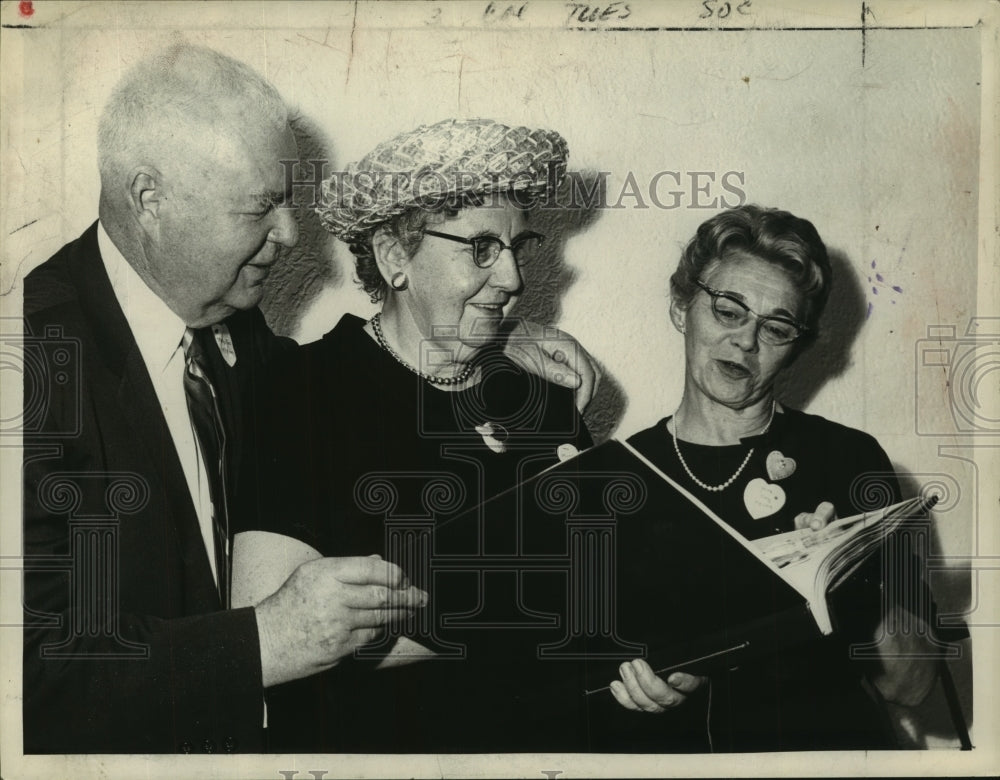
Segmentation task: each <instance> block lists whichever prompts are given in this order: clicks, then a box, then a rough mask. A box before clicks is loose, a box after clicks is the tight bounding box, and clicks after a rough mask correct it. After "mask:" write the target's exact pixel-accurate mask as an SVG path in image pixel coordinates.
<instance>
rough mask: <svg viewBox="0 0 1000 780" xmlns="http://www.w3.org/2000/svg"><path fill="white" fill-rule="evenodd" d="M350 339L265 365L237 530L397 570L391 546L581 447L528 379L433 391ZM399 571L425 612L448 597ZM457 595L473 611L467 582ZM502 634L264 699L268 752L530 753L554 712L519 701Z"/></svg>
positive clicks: (374, 348)
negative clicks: (368, 558)
mask: <svg viewBox="0 0 1000 780" xmlns="http://www.w3.org/2000/svg"><path fill="white" fill-rule="evenodd" d="M363 326H364V321H363V320H361V319H359V318H357V317H353V316H350V315H348V316H345V317H344V318H343V319H342V320H341V321H340V322H339V323H338V325H337V326H336V327H335V328H334V329H333V330H332V331H331V332H330V333H328V334H326V336H325V337H324V338H323V339H322V340H321V341H319V342H316V343H313V344H309V345H307V346H305V347H302V348H300V349H299V350H297V351H296V353H295V354H294V355H292V356H291V357H290V358H289V359H287V360H285V361H284V362H281V363H279V364H278V365H277V366H276V367H275V370H274V371H273V376H274V382H273V384H272V386H271V387H270V388H269V390H267V391H265V396H266V397H265V398H263V399H258V401H259V402H260V403H262V404H263V407H262V408H264V409H265V412H264V413H263V414H261V415H258V418H257V420H256V423H257V425H256V431H257V440H256V442H255V443H254V444H253V448H254V449H255V450H256V452H258V453H262V455H260V456H259V460H258V473H257V479H256V481H255V482H254V484H252V485H250V486H249V487H250V489H248V490H246V491H244V493H243V496H242V497H241V501H240V505H241V511H240V517H241V525H240V527H239V528H238V529H237V530H243V531H247V530H265V531H272V532H275V533H280V534H284V535H288V536H292V537H295V538H297V539H299V540H301V541H304V542H306V543H308V544H309V545H311V546H313V547H315V548H316V549H317V550H319V551H320V552H321V553H322V554H323V555H328V556H352V555H370V554H372V553H376V552H377V553H380V554H382V555H383V556H385V557H387V558H388V559H397V560H398V559H399V557H400V556H399V554H398V553H399V551H398V549H397V546H398V540H399V539H400V538H401V537H399V536H398V535H397V536H393V533H396V532H400V533H405V532H406V529H407V528H410V527H412V526H414V525H420V524H421V523H424V524H426V523H427V522H428V521H430V522H431V523H434V522H437V523H441V522H446V518H449V517H454V516H456V515H458V514H460V513H462V512H463V511H464V510H468V509H470V508H474V507H476V506H478V505H479V504H481V503H482V501H483V500H485V499H486V498H488V497H490V496H492V495H495V494H497V493H499V492H501V491H503V490H506V489H507V488H510V487H513V486H514V485H516V484H518V483H519V482H521V481H523V480H524V479H526V478H528V477H530V476H532V475H533V474H535V473H537V472H539V471H541V470H542V469H544V468H546V467H548V466H551V465H553V464H555V463H557V462H558V457H557V454H556V450H557V448H558V447H559V446H560V445H572V446H573V447H576V448H578V449H583V448H586V447H588V446H590V445H591V443H592V442H591V439H590V436H589V434H588V433H587V430H586V428H585V426H584V425H583V422H582V419H581V418H580V416H579V414H578V412H577V411H576V408H575V405H574V400H573V394H572V391H570V390H568V389H566V388H561V387H557V386H555V385H552V384H550V383H548V382H546V381H544V380H542V379H539V378H538V377H535V376H533V375H530V374H527V373H526V372H524V371H523V370H521V369H520V368H518V367H516V366H515V365H514V364H513V363H511V362H510V361H509V360H508V359H507V358H506V357H504V356H503V355H502V353H500V352H499V351H488V352H487V353H486V354H485V355H481V356H480V359H479V363H480V366H481V369H482V376H483V379H482V381H481V382H480V383H479V384H477V385H475V386H474V387H471V388H469V389H466V390H463V391H458V392H446V391H442V390H439V389H437V388H435V387H432V386H430V385H429V384H428V383H427V382H425V381H424V380H422V379H420V378H419V377H417V376H416V375H415V374H413V373H412V372H411V371H409V370H408V369H407V368H405V367H404V366H402V365H400V364H399V363H398V362H397V361H396V360H395V359H394V358H393V357H392V356H390V355H389V354H388V353H386V352H385V351H384V350H382V349H381V348H380V347H379V346H378V344H377V343H376V342H375V341H374V340H373V339H372V338H371V337H370V336H369V335H368V334H367V333H365V332H364V331H363ZM486 423H491V424H498V425H501V426H503V429H505V430H506V432H507V433H508V434H509V435H507V436H504V435H503V433H502V432H499V431H496V432H494V433H493V435H492V436H491V437H490V439H489V441H487V438H486V437H484V434H483V432H480V431H477V430H476V428H477V426H478V427H480V428H481V430H485V429H484V428H483V426H484V425H485V424H486ZM488 432H489V431H487V433H488ZM490 445H492V446H490ZM501 445H502V446H501ZM500 450H502V451H500ZM400 529H402V530H400ZM393 540H396V541H393ZM440 552H441V551H440V550H436V551H435V553H436V554H437V553H440ZM404 568H405V567H404ZM407 573H408V575H409V576H410V577H411V579H412V580H413V581H414V582H415V583H416V584H418V585H420V586H422V587H425V588H427V589H428V590H429V591H430V592H431V594H432V596H431V598H432V599H440V598H444V597H445V595H444V594H440V593H439V592H438V591H437V590H435V588H434V585H433V583H432V582H427V581H426V580H427V576H426V574H423V573H421V572H419V571H416V572H414V571H407ZM500 584H501V585H502V584H503V583H502V582H501V583H500ZM492 587H494V585H493V584H492V583H490V582H481V583H480V584H479V589H480V590H482V589H486V590H488V589H490V588H492ZM468 590H469V595H470V598H472V599H473V601H472V602H471V604H469V605H468V606H470V607H475V598H476V597H477V595H478V594H477V592H476V591H477V588H476V584H475V582H473V583H472V585H471V587H470V588H469V589H468ZM503 633H504V632H503V631H499V632H492V633H491V632H490V631H486V632H479V634H478V636H480V637H481V638H480V640H479V641H480V643H481V645H482V647H478V648H470V650H469V658H468V659H466V660H457V661H456V660H434V661H426V662H421V663H417V664H411V665H408V666H405V667H401V668H397V669H384V670H377V671H376V670H375V668H374V667H375V665H376V661H375V660H368V659H361V658H357V657H355V658H349V659H345V660H343V661H342V662H341V663H340V664H339V665H338V666H336V667H334V668H333V669H332V670H330V671H329V672H326V673H324V674H321V675H318V676H315V677H310V678H307V679H305V680H300V681H296V682H293V683H289V684H286V685H284V686H279V687H277V688H275V689H272V690H270V691H269V692H268V697H267V701H268V720H269V729H268V730H269V742H270V745H269V747H270V749H272V750H279V751H310V752H315V751H330V752H333V751H336V752H448V751H462V752H476V751H500V750H506V749H521V748H523V749H540V748H541V747H542V746H543V745H545V744H546V742H545V741H544V736H545V734H544V729H540V728H539V724H540V723H544V722H545V721H546V720H551V719H552V714H546V713H544V712H543V711H541V710H540V709H539V708H538V707H537V706H534V705H533V704H530V703H529V702H528V700H527V699H525V698H524V697H522V696H520V695H519V693H518V691H521V692H530V691H531V690H532V689H533V687H534V686H532V681H531V680H530V679H524V678H523V676H522V675H521V674H520V670H519V669H518V668H517V667H516V666H515V665H511V664H505V663H504V662H503V639H502V637H500V636H498V634H499V635H502V634H503ZM507 633H508V634H509V633H510V632H507ZM484 648H485V649H486V650H487V651H488V652H485V653H484V652H479V655H478V656H477V655H476V653H477V651H483V650H484ZM490 648H492V651H490ZM481 658H486V659H487V660H480V659H481ZM532 718H536V719H537V721H536V722H535V724H534V725H530V723H531V719H532ZM532 740H534V741H532Z"/></svg>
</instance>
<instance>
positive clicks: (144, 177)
mask: <svg viewBox="0 0 1000 780" xmlns="http://www.w3.org/2000/svg"><path fill="white" fill-rule="evenodd" d="M128 194H129V207H130V208H131V210H132V213H133V214H134V215H135V217H136V219H138V220H139V221H144V220H147V219H157V218H158V217H159V216H160V206H161V204H162V201H163V200H164V197H163V184H162V176H161V175H160V172H159V171H158V170H156V169H155V168H150V167H142V168H136V169H135V170H134V171H132V175H131V177H130V179H129V193H128Z"/></svg>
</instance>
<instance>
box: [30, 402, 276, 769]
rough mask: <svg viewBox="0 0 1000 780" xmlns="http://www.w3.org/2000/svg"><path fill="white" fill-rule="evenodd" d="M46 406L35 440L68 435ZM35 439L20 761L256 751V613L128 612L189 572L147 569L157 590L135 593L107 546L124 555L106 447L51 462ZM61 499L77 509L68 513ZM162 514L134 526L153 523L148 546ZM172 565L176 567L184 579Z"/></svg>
mask: <svg viewBox="0 0 1000 780" xmlns="http://www.w3.org/2000/svg"><path fill="white" fill-rule="evenodd" d="M50 400H51V401H52V404H51V406H50V409H49V413H48V415H47V417H46V420H45V424H44V426H43V427H42V428H41V429H40V430H39V431H38V432H37V433H38V434H39V435H43V434H45V433H46V432H50V433H55V432H59V431H67V430H69V429H70V427H69V426H67V425H66V424H64V423H63V422H61V420H60V418H61V417H62V415H63V412H64V403H65V401H66V399H65V398H62V397H60V395H59V394H54V395H53V397H52V398H51V399H50ZM33 436H34V434H26V437H25V452H26V456H25V463H24V472H23V475H24V483H23V485H24V492H23V512H24V515H23V522H24V526H23V528H24V560H25V564H24V566H25V575H24V595H23V598H24V608H25V612H24V615H25V628H24V673H23V697H24V698H23V715H24V751H25V752H26V753H146V752H149V753H167V752H195V753H202V752H207V751H209V750H210V751H213V752H248V751H249V752H256V751H259V750H260V749H261V739H262V737H261V734H262V731H261V726H262V721H263V709H262V704H261V702H262V693H263V688H262V684H261V669H260V651H259V642H258V636H257V624H256V619H255V617H254V613H253V610H252V609H242V610H234V611H230V612H223V611H216V612H207V613H205V614H197V615H190V616H187V617H176V618H172V619H165V618H161V617H153V616H150V615H149V614H142V613H136V612H133V611H129V610H128V609H125V608H123V607H121V606H120V604H122V603H124V602H126V601H127V602H128V603H131V604H133V605H136V606H137V607H141V605H143V604H145V603H148V602H147V600H146V598H145V597H144V596H139V595H135V594H136V592H137V591H142V592H145V591H143V589H151V588H152V589H163V591H164V592H165V591H168V590H170V589H178V588H183V584H182V582H183V580H182V575H181V573H180V572H179V571H178V572H177V576H176V577H173V578H170V577H166V578H163V579H162V580H161V579H159V577H158V573H159V572H160V571H162V569H160V568H157V567H156V566H151V568H150V570H149V571H148V572H145V576H146V577H147V578H150V577H153V578H156V579H155V580H153V581H151V580H150V579H146V580H145V581H142V582H138V581H137V580H136V579H135V577H142V576H143V571H142V567H143V561H123V562H121V564H120V565H118V561H117V560H116V559H114V557H113V555H114V554H115V553H116V550H115V549H114V548H113V547H112V548H108V547H104V546H103V545H105V544H111V545H114V544H115V541H114V537H113V536H109V535H107V534H105V533H104V532H103V531H102V529H107V527H108V524H107V521H106V519H105V522H104V524H103V525H102V523H101V518H102V517H103V518H106V517H107V510H106V503H105V502H106V494H107V491H108V489H109V488H108V486H109V485H111V484H112V481H111V478H112V477H113V476H114V475H113V474H105V473H102V468H101V466H100V460H99V459H98V458H97V457H95V452H96V451H97V450H99V449H100V448H101V446H102V444H101V443H100V442H95V441H93V440H89V439H88V440H87V441H88V443H87V444H86V445H84V444H83V443H82V442H81V439H80V437H79V436H66V437H64V438H59V439H55V438H46V439H44V440H43V441H44V446H51V445H53V444H59V445H61V447H62V451H61V454H60V455H59V456H58V457H55V458H51V457H50V458H44V457H38V446H36V445H34V444H33V441H34V439H33ZM105 468H106V467H105ZM133 476H135V475H133ZM155 498H156V497H155V496H154V498H153V500H155ZM62 500H67V501H68V500H72V501H75V502H77V506H78V509H76V510H75V511H72V510H69V509H67V508H65V507H62V508H60V506H58V504H59V502H60V501H62ZM123 500H127V497H125V498H124V499H123ZM90 510H93V511H92V512H91V511H90ZM157 511H158V510H157V508H156V507H155V506H151V507H150V509H149V511H148V512H146V514H145V516H143V517H137V518H135V521H136V522H138V523H143V522H146V521H148V531H146V533H148V534H149V536H150V538H149V539H148V544H149V545H155V544H157V539H158V537H157V534H159V533H160V528H161V524H162V523H163V522H164V521H163V520H161V519H159V518H155V517H154V516H153V513H155V512H157ZM159 511H162V506H161V507H160V508H159ZM88 513H90V514H91V517H88ZM93 515H97V519H93V517H92V516H93ZM94 542H99V544H97V545H94V546H92V547H88V546H87V545H88V544H93V543H94ZM106 555H108V556H110V557H105V556H106ZM177 557H178V556H173V557H171V558H170V560H171V561H174V563H172V564H171V565H176V566H178V567H183V566H184V563H183V561H179V560H176V558H177ZM165 558H166V556H165ZM67 564H71V567H68V566H67ZM154 572H156V573H154ZM172 595H173V596H176V598H174V599H171V600H173V601H174V602H175V603H176V602H182V601H183V598H184V597H183V595H182V594H178V593H175V594H172ZM164 600H167V599H166V598H165V599H164Z"/></svg>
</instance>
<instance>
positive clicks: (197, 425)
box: [184, 328, 229, 609]
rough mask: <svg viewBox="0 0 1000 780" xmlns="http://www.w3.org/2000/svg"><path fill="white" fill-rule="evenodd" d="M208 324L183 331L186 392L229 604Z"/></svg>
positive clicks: (222, 460) (221, 438) (222, 438)
mask: <svg viewBox="0 0 1000 780" xmlns="http://www.w3.org/2000/svg"><path fill="white" fill-rule="evenodd" d="M206 338H212V332H211V330H210V329H208V328H202V329H199V330H195V329H192V328H188V329H187V331H186V332H185V334H184V364H185V368H184V395H185V396H187V406H188V412H189V413H190V414H191V421H192V422H193V423H194V429H195V433H196V434H197V436H198V445H199V447H200V449H201V455H202V459H203V460H204V462H205V472H206V473H207V474H208V490H209V495H210V496H211V497H212V535H213V537H214V539H215V570H216V572H217V574H218V577H219V598H220V599H221V601H222V606H223V607H224V608H226V609H228V608H229V511H228V505H227V501H226V431H225V428H224V427H223V425H222V415H221V414H220V412H219V398H218V395H217V393H216V392H215V387H213V386H212V382H211V380H210V379H209V378H208V358H207V355H206V353H205V349H206V347H205V343H204V339H206Z"/></svg>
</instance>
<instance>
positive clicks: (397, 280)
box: [389, 271, 410, 292]
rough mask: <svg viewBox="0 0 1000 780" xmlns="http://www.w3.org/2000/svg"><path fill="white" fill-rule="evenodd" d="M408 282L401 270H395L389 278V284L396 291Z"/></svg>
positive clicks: (403, 287) (404, 286)
mask: <svg viewBox="0 0 1000 780" xmlns="http://www.w3.org/2000/svg"><path fill="white" fill-rule="evenodd" d="M409 283H410V280H409V279H407V278H406V274H404V273H403V272H402V271H396V273H394V274H393V275H392V278H391V279H390V280H389V286H390V287H391V288H392V289H393V290H396V291H397V292H398V291H399V290H405V289H406V287H407V285H409Z"/></svg>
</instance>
